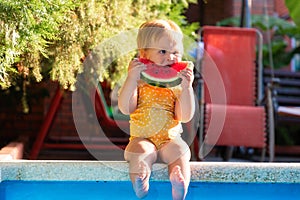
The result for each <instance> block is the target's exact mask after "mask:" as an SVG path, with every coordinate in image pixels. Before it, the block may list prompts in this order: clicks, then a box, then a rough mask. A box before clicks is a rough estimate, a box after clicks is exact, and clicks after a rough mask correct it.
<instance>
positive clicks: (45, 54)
mask: <svg viewBox="0 0 300 200" xmlns="http://www.w3.org/2000/svg"><path fill="white" fill-rule="evenodd" d="M187 5H188V1H186V0H168V1H166V0H64V1H61V0H0V43H1V44H0V87H1V88H2V89H8V88H10V87H11V86H14V87H15V88H16V89H17V90H23V92H24V95H23V97H24V98H23V99H24V105H25V104H26V102H25V97H26V87H27V85H28V84H30V83H32V82H39V81H41V80H42V79H47V78H51V79H52V80H54V81H58V82H59V83H60V84H61V85H62V86H63V88H65V89H71V90H74V89H75V83H76V76H77V75H78V74H79V73H81V72H82V71H83V65H82V60H81V59H83V58H85V56H87V55H88V54H89V52H90V51H91V50H93V49H94V48H95V47H96V46H97V45H99V44H100V43H103V42H104V41H105V40H106V39H108V38H110V37H112V36H114V35H116V34H118V33H120V32H122V31H127V30H130V29H134V28H137V27H138V26H139V25H140V24H141V23H142V22H144V21H145V20H148V19H153V18H169V19H172V20H174V21H176V22H177V23H178V24H179V25H180V26H181V27H182V28H183V31H184V33H188V34H189V35H190V34H191V33H193V32H194V31H195V30H196V29H197V28H198V26H197V24H196V25H195V24H192V25H190V24H188V23H187V22H186V20H185V17H184V16H183V13H184V11H185V9H186V8H187ZM108 53H111V52H109V51H108ZM133 55H134V53H132V54H131V55H127V56H124V57H120V58H119V59H117V60H113V62H112V64H111V65H109V66H107V68H101V70H100V72H99V73H100V74H99V76H100V77H101V79H107V80H108V81H110V82H113V83H114V82H116V81H117V80H118V79H120V78H121V76H122V74H124V73H125V72H126V69H127V64H128V60H129V59H130V58H131V57H132V56H133ZM106 59H110V58H109V56H108V58H106Z"/></svg>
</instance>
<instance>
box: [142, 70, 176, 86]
mask: <svg viewBox="0 0 300 200" xmlns="http://www.w3.org/2000/svg"><path fill="white" fill-rule="evenodd" d="M141 79H142V80H143V81H145V82H146V83H148V84H150V85H153V86H157V87H166V88H167V87H175V86H177V85H179V84H180V83H181V78H179V77H176V78H173V79H174V80H173V81H170V80H168V81H167V82H166V81H158V80H153V79H152V78H149V77H148V76H147V74H146V73H141Z"/></svg>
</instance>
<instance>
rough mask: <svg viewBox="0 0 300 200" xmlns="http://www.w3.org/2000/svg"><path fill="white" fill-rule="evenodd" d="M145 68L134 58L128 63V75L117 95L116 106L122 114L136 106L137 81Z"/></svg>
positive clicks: (131, 110) (128, 112) (130, 111)
mask: <svg viewBox="0 0 300 200" xmlns="http://www.w3.org/2000/svg"><path fill="white" fill-rule="evenodd" d="M145 69H146V66H145V65H144V64H143V63H141V62H139V61H138V60H136V59H134V60H132V61H131V62H130V64H129V67H128V75H127V78H126V80H125V82H124V84H123V86H122V87H121V90H120V94H119V97H118V106H119V109H120V111H121V112H122V113H123V114H126V115H129V114H130V113H132V112H133V111H134V110H135V109H136V107H137V82H138V80H139V79H140V73H141V72H142V71H143V70H145Z"/></svg>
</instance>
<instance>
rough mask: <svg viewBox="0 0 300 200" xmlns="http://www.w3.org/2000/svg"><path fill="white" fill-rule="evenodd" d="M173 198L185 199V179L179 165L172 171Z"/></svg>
mask: <svg viewBox="0 0 300 200" xmlns="http://www.w3.org/2000/svg"><path fill="white" fill-rule="evenodd" d="M170 181H171V184H172V196H173V200H183V199H184V198H185V194H186V190H187V189H186V186H185V180H184V177H183V175H182V173H181V169H180V167H179V166H175V167H174V168H173V170H172V172H171V173H170Z"/></svg>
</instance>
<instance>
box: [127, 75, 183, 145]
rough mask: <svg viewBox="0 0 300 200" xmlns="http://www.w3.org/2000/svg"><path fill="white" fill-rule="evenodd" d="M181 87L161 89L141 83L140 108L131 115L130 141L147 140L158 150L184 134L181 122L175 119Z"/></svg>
mask: <svg viewBox="0 0 300 200" xmlns="http://www.w3.org/2000/svg"><path fill="white" fill-rule="evenodd" d="M180 92H181V88H180V87H179V86H177V87H174V88H160V87H156V86H152V85H149V84H147V83H145V82H142V81H141V82H140V83H139V86H138V107H137V109H136V110H135V111H134V112H133V113H132V114H131V115H130V136H131V137H130V139H133V138H135V137H142V138H147V139H149V140H150V141H151V142H153V143H154V145H155V146H156V148H157V149H160V147H161V146H162V145H163V144H164V143H166V142H168V141H169V140H170V139H173V138H175V137H176V136H178V135H180V133H181V132H182V126H181V123H180V121H178V120H175V119H174V110H175V101H176V99H177V98H178V95H179V94H180Z"/></svg>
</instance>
